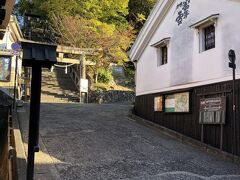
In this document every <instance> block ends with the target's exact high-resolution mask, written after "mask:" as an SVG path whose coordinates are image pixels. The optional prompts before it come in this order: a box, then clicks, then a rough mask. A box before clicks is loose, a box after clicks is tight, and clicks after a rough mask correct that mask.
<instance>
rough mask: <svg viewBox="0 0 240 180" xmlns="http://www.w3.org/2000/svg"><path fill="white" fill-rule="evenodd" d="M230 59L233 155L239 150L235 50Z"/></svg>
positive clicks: (229, 56)
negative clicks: (237, 148) (231, 72)
mask: <svg viewBox="0 0 240 180" xmlns="http://www.w3.org/2000/svg"><path fill="white" fill-rule="evenodd" d="M228 58H229V60H230V62H229V67H230V68H232V69H233V91H232V92H233V93H232V102H233V118H232V119H233V141H234V143H233V153H234V154H236V153H237V150H236V147H237V139H236V97H235V81H236V78H235V77H236V73H235V70H236V62H235V61H236V54H235V51H234V50H232V49H231V50H229V52H228Z"/></svg>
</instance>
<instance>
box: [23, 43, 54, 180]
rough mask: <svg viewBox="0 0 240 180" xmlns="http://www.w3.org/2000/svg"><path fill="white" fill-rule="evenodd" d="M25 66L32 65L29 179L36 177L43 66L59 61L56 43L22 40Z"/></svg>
mask: <svg viewBox="0 0 240 180" xmlns="http://www.w3.org/2000/svg"><path fill="white" fill-rule="evenodd" d="M21 45H22V49H23V66H25V67H32V81H31V100H30V118H29V135H28V158H27V180H33V177H34V158H35V152H38V151H39V146H38V138H39V120H40V118H39V116H40V101H41V76H42V68H49V69H50V68H51V67H52V65H54V64H55V63H56V62H57V59H56V49H57V46H56V45H55V44H47V43H39V42H38V43H37V42H34V41H28V40H26V41H22V42H21Z"/></svg>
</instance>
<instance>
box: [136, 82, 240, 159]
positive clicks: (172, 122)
mask: <svg viewBox="0 0 240 180" xmlns="http://www.w3.org/2000/svg"><path fill="white" fill-rule="evenodd" d="M184 91H189V92H191V93H190V97H191V98H190V107H191V112H190V113H164V112H154V97H156V96H158V95H165V94H169V93H172V92H164V93H156V94H149V95H143V96H137V97H136V102H135V112H136V114H137V115H138V116H140V117H142V118H145V119H148V120H150V121H152V122H155V123H157V124H160V125H162V126H164V127H167V128H169V129H172V130H175V131H177V132H179V133H182V134H184V135H187V136H189V137H192V138H194V139H197V140H201V125H200V124H199V102H200V98H202V97H216V96H221V95H225V96H226V97H227V105H226V106H227V107H226V124H225V125H224V128H223V150H224V151H226V152H229V153H233V144H234V141H233V121H232V114H233V110H232V82H231V81H228V82H222V83H216V84H211V85H205V86H199V87H194V88H192V89H186V90H178V91H176V92H184ZM236 95H237V98H236V103H237V104H236V105H237V115H236V132H237V137H236V139H237V144H236V143H235V144H236V146H237V155H238V156H240V106H239V102H240V80H237V82H236ZM220 132H221V128H220V125H205V126H204V136H205V137H204V143H206V144H209V145H211V146H214V147H216V148H220V134H221V133H220Z"/></svg>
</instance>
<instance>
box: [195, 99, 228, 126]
mask: <svg viewBox="0 0 240 180" xmlns="http://www.w3.org/2000/svg"><path fill="white" fill-rule="evenodd" d="M225 114H226V97H225V96H222V97H215V98H203V99H200V110H199V123H200V124H225Z"/></svg>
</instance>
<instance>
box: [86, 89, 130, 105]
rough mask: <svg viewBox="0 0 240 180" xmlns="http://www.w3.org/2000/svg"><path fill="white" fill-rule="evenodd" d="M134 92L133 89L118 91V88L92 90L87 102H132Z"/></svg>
mask: <svg viewBox="0 0 240 180" xmlns="http://www.w3.org/2000/svg"><path fill="white" fill-rule="evenodd" d="M134 101H135V93H134V92H133V91H119V90H109V91H92V92H90V94H89V103H99V104H108V103H117V102H124V103H134Z"/></svg>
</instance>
